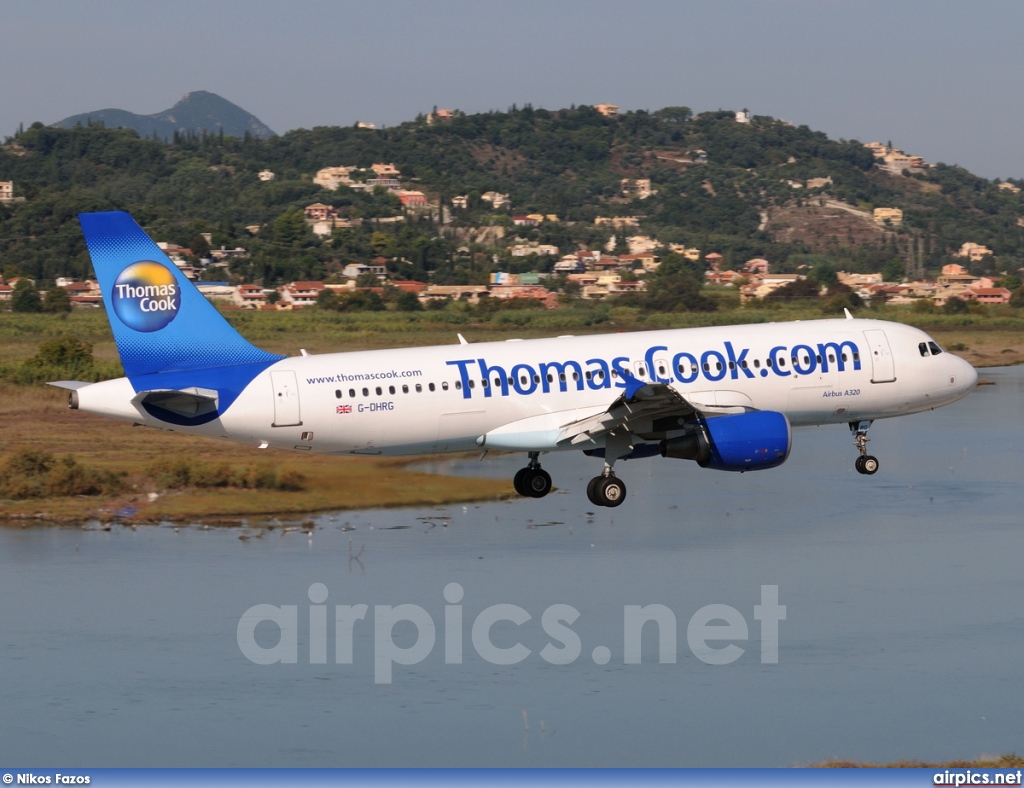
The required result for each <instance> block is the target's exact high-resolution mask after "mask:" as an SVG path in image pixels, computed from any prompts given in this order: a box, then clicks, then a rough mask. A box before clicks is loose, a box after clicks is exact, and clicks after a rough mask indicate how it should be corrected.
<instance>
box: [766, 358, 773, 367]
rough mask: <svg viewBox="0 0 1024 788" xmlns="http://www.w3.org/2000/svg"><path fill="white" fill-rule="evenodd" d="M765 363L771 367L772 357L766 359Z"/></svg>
mask: <svg viewBox="0 0 1024 788" xmlns="http://www.w3.org/2000/svg"><path fill="white" fill-rule="evenodd" d="M764 363H765V366H768V367H770V366H771V365H772V360H771V359H768V360H767V361H765V362H764Z"/></svg>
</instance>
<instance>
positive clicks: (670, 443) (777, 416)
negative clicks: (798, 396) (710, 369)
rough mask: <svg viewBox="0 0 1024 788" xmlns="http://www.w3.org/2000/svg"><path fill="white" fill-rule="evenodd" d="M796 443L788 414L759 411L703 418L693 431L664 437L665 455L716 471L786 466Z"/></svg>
mask: <svg viewBox="0 0 1024 788" xmlns="http://www.w3.org/2000/svg"><path fill="white" fill-rule="evenodd" d="M792 442H793V431H792V429H791V428H790V426H789V420H788V419H787V418H786V416H785V414H782V413H779V412H777V411H773V410H758V411H752V412H750V413H736V414H732V415H728V416H714V417H712V418H709V419H701V420H700V421H699V422H698V423H697V425H696V429H694V430H693V432H690V433H688V434H686V435H680V436H677V437H675V438H667V439H666V440H663V441H662V442H661V456H662V457H673V458H675V459H679V460H695V461H696V463H697V464H698V465H700V466H701V467H702V468H714V469H715V470H716V471H740V472H742V471H761V470H764V469H766V468H774V467H776V466H777V465H782V463H784V462H785V461H786V458H787V457H789V450H790V447H791V446H792Z"/></svg>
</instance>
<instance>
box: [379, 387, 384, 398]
mask: <svg viewBox="0 0 1024 788" xmlns="http://www.w3.org/2000/svg"><path fill="white" fill-rule="evenodd" d="M383 393H384V392H383V391H381V388H380V386H377V396H378V397H379V396H380V395H381V394H383Z"/></svg>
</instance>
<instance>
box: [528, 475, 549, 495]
mask: <svg viewBox="0 0 1024 788" xmlns="http://www.w3.org/2000/svg"><path fill="white" fill-rule="evenodd" d="M524 470H525V471H526V475H525V476H524V478H523V489H525V490H526V494H527V495H528V496H529V497H530V498H543V497H544V496H545V495H547V494H548V493H549V492H551V474H549V473H548V472H547V471H545V470H544V469H543V468H524Z"/></svg>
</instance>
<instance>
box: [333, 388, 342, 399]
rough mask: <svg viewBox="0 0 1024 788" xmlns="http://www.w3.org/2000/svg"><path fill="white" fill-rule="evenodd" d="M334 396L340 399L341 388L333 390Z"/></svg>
mask: <svg viewBox="0 0 1024 788" xmlns="http://www.w3.org/2000/svg"><path fill="white" fill-rule="evenodd" d="M334 396H335V397H337V398H338V399H341V389H338V390H337V391H335V392H334Z"/></svg>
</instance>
